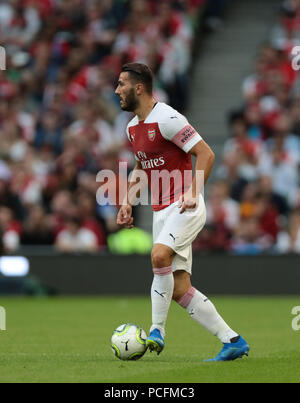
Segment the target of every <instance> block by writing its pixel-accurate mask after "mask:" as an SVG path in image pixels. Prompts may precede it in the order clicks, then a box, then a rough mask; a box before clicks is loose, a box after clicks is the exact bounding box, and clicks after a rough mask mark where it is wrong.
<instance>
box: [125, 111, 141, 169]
mask: <svg viewBox="0 0 300 403" xmlns="http://www.w3.org/2000/svg"><path fill="white" fill-rule="evenodd" d="M134 122H135V123H136V117H135V118H134V119H132V120H131V121H130V122H129V123H128V125H127V127H126V135H127V138H128V140H129V141H130V143H132V138H131V135H130V133H129V128H130V127H131V126H132V125H134ZM134 158H135V160H136V161H139V159H138V157H137V156H136V155H135V154H134Z"/></svg>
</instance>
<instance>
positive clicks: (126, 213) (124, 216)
mask: <svg viewBox="0 0 300 403" xmlns="http://www.w3.org/2000/svg"><path fill="white" fill-rule="evenodd" d="M131 214H132V207H131V206H130V204H126V205H124V206H121V208H120V210H119V212H118V216H117V224H118V225H122V226H123V227H124V228H129V229H130V228H132V227H133V217H132V216H131Z"/></svg>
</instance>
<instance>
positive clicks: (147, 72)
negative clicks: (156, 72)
mask: <svg viewBox="0 0 300 403" xmlns="http://www.w3.org/2000/svg"><path fill="white" fill-rule="evenodd" d="M122 72H127V73H129V74H130V77H131V79H132V80H134V81H135V82H136V83H139V82H140V83H143V84H144V85H145V88H146V91H147V93H148V94H150V95H151V94H152V91H153V73H152V71H151V69H150V68H149V67H148V66H147V65H146V64H143V63H126V64H124V65H123V66H122Z"/></svg>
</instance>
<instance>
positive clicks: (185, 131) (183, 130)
mask: <svg viewBox="0 0 300 403" xmlns="http://www.w3.org/2000/svg"><path fill="white" fill-rule="evenodd" d="M159 129H160V132H161V134H162V136H163V137H164V138H165V139H166V140H169V141H171V142H172V143H174V144H175V145H177V146H178V147H179V148H181V149H182V150H183V151H185V152H186V153H188V152H189V151H190V150H191V149H192V148H193V147H194V145H195V144H197V143H198V142H199V141H200V140H202V137H201V136H200V135H199V133H198V132H197V131H196V130H195V129H194V127H193V126H192V125H191V124H189V122H188V120H187V119H186V118H185V117H184V116H183V115H181V114H180V113H179V112H177V111H175V110H174V113H169V114H168V116H165V118H164V120H163V121H162V122H160V123H159Z"/></svg>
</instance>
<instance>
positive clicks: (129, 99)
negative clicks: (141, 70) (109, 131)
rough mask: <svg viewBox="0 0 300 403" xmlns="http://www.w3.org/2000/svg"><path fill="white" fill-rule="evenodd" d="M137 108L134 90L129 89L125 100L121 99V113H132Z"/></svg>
mask: <svg viewBox="0 0 300 403" xmlns="http://www.w3.org/2000/svg"><path fill="white" fill-rule="evenodd" d="M137 107H138V100H137V99H136V97H135V94H134V88H131V89H130V91H129V93H128V95H127V96H126V98H123V106H122V105H121V108H122V110H123V111H127V112H134V111H135V110H136V109H137Z"/></svg>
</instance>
